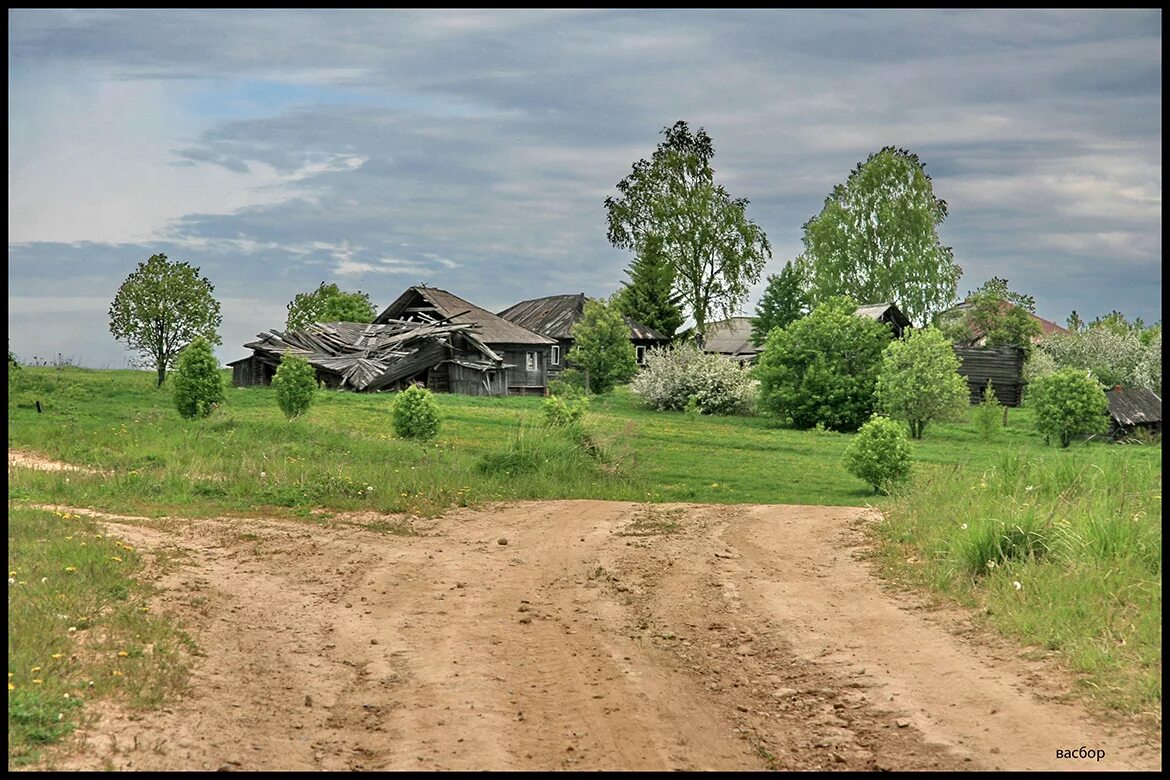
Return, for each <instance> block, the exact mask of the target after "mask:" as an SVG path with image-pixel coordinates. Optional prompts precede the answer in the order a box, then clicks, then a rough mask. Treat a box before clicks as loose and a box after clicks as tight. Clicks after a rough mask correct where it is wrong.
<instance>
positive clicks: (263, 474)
mask: <svg viewBox="0 0 1170 780" xmlns="http://www.w3.org/2000/svg"><path fill="white" fill-rule="evenodd" d="M267 476H268V475H267V474H266V473H264V472H263V471H261V472H260V479H264V478H265V477H267Z"/></svg>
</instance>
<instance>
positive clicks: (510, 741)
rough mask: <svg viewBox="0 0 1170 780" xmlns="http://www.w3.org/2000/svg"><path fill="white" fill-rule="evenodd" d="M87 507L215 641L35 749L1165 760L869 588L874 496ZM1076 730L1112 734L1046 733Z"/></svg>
mask: <svg viewBox="0 0 1170 780" xmlns="http://www.w3.org/2000/svg"><path fill="white" fill-rule="evenodd" d="M72 511H84V510H78V509H76V508H72ZM89 514H96V515H97V516H98V517H99V518H100V519H101V520H102V522H103V523H105V525H106V527H107V529H108V531H109V533H111V534H112V535H115V536H118V537H120V538H122V539H124V540H126V541H127V542H129V543H131V544H134V545H135V546H136V547H137V548H139V549H140V550H141V551H142V552H143V553H144V554H145V555H146V556H147V558H148V560H149V559H150V557H151V553H152V552H161V551H165V552H167V553H168V558H170V559H171V560H172V561H174V560H178V561H179V564H178V565H177V566H175V565H172V566H169V567H167V568H163V569H158V570H154V569H149V570H148V573H149V572H150V571H153V574H152V575H151V576H155V577H157V580H156V582H157V584H158V585H159V586H160V587H161V588H162V590H161V592H160V594H159V596H158V597H157V598H156V601H155V602H154V605H153V606H154V608H155V609H156V610H157V611H160V612H163V613H169V614H171V615H173V616H174V617H175V618H176V619H177V620H179V621H180V622H181V623H182V624H183V625H185V626H186V627H187V628H188V630H189V632H190V633H191V635H192V636H193V637H194V639H195V640H196V642H197V643H198V645H199V647H200V649H201V650H202V652H203V654H204V655H202V656H201V657H197V658H194V659H193V666H192V685H191V689H190V694H189V695H188V696H186V697H185V698H183V699H181V700H179V701H177V702H175V703H173V704H172V705H170V706H169V707H167V708H165V709H164V710H162V711H160V712H154V713H150V714H147V715H146V716H133V715H131V714H129V713H126V712H122V711H120V710H118V709H117V708H115V707H107V708H105V709H104V710H102V717H101V718H100V719H98V721H97V722H96V723H95V724H94V725H92V726H90V727H87V728H85V729H83V730H81V731H80V732H78V733H77V734H76V735H75V738H74V739H73V741H72V742H71V743H69V744H67V745H64V746H62V748H61V749H60V750H56V751H53V752H52V753H50V755H49V758H48V760H47V763H46V764H45V765H44V766H43V767H42V768H46V767H48V768H62V769H99V768H102V767H107V768H116V769H123V770H183V769H190V770H201V769H229V770H244V771H247V770H314V769H319V770H345V769H362V770H379V769H395V770H401V769H407V770H418V769H427V770H456V769H459V770H476V769H488V770H506V769H521V770H557V769H590V770H622V769H630V770H666V769H696V770H724V769H728V770H750V769H770V768H771V769H817V768H824V769H840V770H867V769H869V770H872V769H889V770H899V769H1004V770H1008V769H1012V770H1016V769H1058V770H1081V769H1088V770H1092V769H1157V768H1160V766H1161V753H1160V748H1159V747H1158V746H1157V745H1156V744H1155V743H1153V742H1150V741H1147V740H1145V739H1143V738H1142V737H1140V736H1138V735H1137V734H1136V732H1130V731H1128V730H1125V729H1122V728H1121V727H1113V728H1107V727H1106V726H1104V725H1101V724H1100V723H1099V722H1095V721H1094V720H1093V719H1091V718H1090V717H1088V716H1087V715H1086V713H1085V712H1084V710H1083V709H1082V708H1081V707H1080V706H1079V705H1076V704H1070V703H1068V702H1067V701H1065V700H1063V699H1062V697H1061V696H1060V693H1061V691H1060V690H1059V686H1057V685H1056V684H1055V683H1054V682H1053V680H1055V679H1057V678H1056V677H1054V676H1053V675H1052V674H1051V669H1049V668H1046V667H1044V666H1043V665H1042V664H1041V663H1039V662H1025V661H1024V660H1023V659H1022V658H1021V657H1020V654H1019V651H1018V649H1016V650H1012V649H1010V648H1009V647H1008V645H1007V643H1002V646H999V647H989V646H987V645H986V643H984V642H976V641H973V640H972V637H973V636H974V634H970V633H968V634H964V633H963V631H962V630H961V629H962V620H961V619H958V618H956V619H955V620H953V621H952V622H951V623H948V622H947V618H946V616H942V615H939V614H937V613H930V612H927V611H926V610H923V609H921V608H919V607H920V605H916V604H914V603H913V602H912V600H911V599H910V598H909V597H908V596H906V595H905V594H899V593H894V592H891V591H888V590H885V589H883V587H882V585H881V583H880V582H879V580H877V579H876V577H874V576H873V575H872V574H871V573H870V567H869V564H867V563H866V562H865V561H864V560H862V553H863V549H862V547H861V546H862V545H863V544H864V534H863V533H862V530H861V529H862V526H863V525H864V523H866V522H869V521H870V520H872V517H873V516H872V514H869V513H867V512H866V511H865V510H858V509H850V508H840V507H808V506H699V505H653V506H648V505H639V504H628V503H619V502H603V501H546V502H519V503H511V504H506V505H498V506H494V507H489V508H486V509H479V510H474V511H473V510H458V511H455V512H452V513H450V514H448V515H446V516H445V517H442V518H439V519H437V520H419V519H412V520H411V521H410V527H411V528H412V529H413V531H414V532H415V533H416V534H417V535H414V536H400V535H392V534H387V533H379V532H375V531H371V530H368V529H366V528H364V527H362V525H361V524H363V523H370V522H373V521H375V520H377V519H378V518H377V517H375V516H373V515H366V516H348V517H341V516H339V517H334V518H332V519H322V520H321V521H320V522H319V523H317V524H312V523H308V522H297V521H285V520H273V519H239V518H234V519H212V520H188V519H178V518H171V519H167V520H162V521H160V520H145V519H141V518H121V517H116V516H111V515H102V514H100V513H93V512H89ZM501 540H503V541H506V544H504V543H501ZM1082 745H1084V746H1087V747H1089V748H1094V749H1098V750H1104V751H1105V752H1106V759H1105V760H1104V761H1101V762H1095V761H1088V760H1076V759H1074V760H1069V759H1057V757H1056V751H1057V750H1058V749H1069V748H1073V749H1075V748H1079V747H1080V746H1082Z"/></svg>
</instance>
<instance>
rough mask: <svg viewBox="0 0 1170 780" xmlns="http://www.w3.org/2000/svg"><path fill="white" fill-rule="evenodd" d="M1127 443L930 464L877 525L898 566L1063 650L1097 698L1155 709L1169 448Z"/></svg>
mask: <svg viewBox="0 0 1170 780" xmlns="http://www.w3.org/2000/svg"><path fill="white" fill-rule="evenodd" d="M1119 450H1120V448H1113V449H1111V450H1098V449H1088V448H1081V449H1074V450H1072V451H1064V452H1049V453H1046V454H1044V455H1041V456H1035V455H1025V454H1022V453H1020V452H1012V451H1005V452H1003V453H1002V454H1001V455H1000V457H999V459H998V462H997V463H995V465H993V466H991V467H990V468H986V469H983V470H970V469H963V468H957V467H951V468H935V469H933V470H930V471H929V472H928V473H927V474H925V475H922V476H920V478H919V479H918V481H917V482H916V483H915V485H914V486H913V487H912V488H911V489H910V490H908V491H907V492H906V493H904V494H903V495H901V496H899V497H898V498H897V500H896V501H894V502H893V503H892V504H891V506H890V507H889V511H888V512H887V513H886V517H885V520H884V522H883V523H882V524H881V525H880V526H879V531H878V532H879V534H880V535H881V536H882V537H883V538H884V540H885V541H886V542H887V543H888V546H887V547H886V548H885V552H884V556H883V560H884V561H885V563H886V565H887V567H888V568H889V570H890V571H892V572H894V573H895V574H896V575H897V576H900V577H902V578H905V579H908V580H911V581H914V582H917V583H918V584H922V585H926V586H928V587H931V588H933V589H935V590H936V591H937V592H939V593H941V594H945V595H947V596H950V597H954V598H957V599H959V600H960V601H962V602H964V603H967V604H970V605H974V606H977V607H980V608H981V609H982V614H983V615H985V618H986V620H987V621H988V622H989V623H990V624H991V625H993V626H995V627H996V628H998V629H1000V630H1002V631H1004V632H1006V633H1008V634H1012V635H1015V636H1018V637H1019V638H1020V639H1021V640H1023V641H1024V642H1025V643H1026V644H1032V645H1037V646H1040V647H1042V648H1045V649H1047V650H1049V651H1054V652H1056V653H1057V654H1058V655H1059V656H1060V657H1061V659H1062V660H1063V661H1064V663H1066V664H1067V665H1068V666H1069V667H1070V668H1071V669H1073V670H1074V671H1075V672H1077V673H1078V674H1079V680H1080V684H1081V686H1082V688H1083V689H1084V690H1085V691H1086V692H1087V693H1088V694H1089V695H1090V696H1091V697H1092V698H1093V699H1095V700H1097V701H1099V702H1100V703H1101V704H1103V705H1105V706H1107V707H1111V708H1118V709H1121V710H1124V711H1127V712H1131V713H1141V714H1146V715H1148V716H1150V717H1151V718H1157V717H1159V716H1158V715H1157V713H1159V712H1160V708H1161V678H1162V665H1161V657H1162V639H1161V606H1162V595H1161V593H1162V587H1161V586H1162V526H1161V519H1162V475H1161V449H1160V448H1145V449H1143V450H1142V453H1141V457H1128V458H1120V457H1111V456H1112V455H1113V454H1114V453H1116V452H1119ZM907 560H909V561H914V562H915V563H909V564H908V563H906V561H907ZM918 561H920V562H918Z"/></svg>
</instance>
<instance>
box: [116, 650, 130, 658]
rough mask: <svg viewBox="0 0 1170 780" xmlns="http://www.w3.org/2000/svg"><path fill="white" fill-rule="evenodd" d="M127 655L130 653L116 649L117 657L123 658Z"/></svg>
mask: <svg viewBox="0 0 1170 780" xmlns="http://www.w3.org/2000/svg"><path fill="white" fill-rule="evenodd" d="M128 655H130V654H129V653H127V652H126V651H125V650H119V651H118V657H119V658H125V657H127V656H128Z"/></svg>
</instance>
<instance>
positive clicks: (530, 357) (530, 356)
mask: <svg viewBox="0 0 1170 780" xmlns="http://www.w3.org/2000/svg"><path fill="white" fill-rule="evenodd" d="M536 355H537V353H535V352H525V353H524V369H525V370H526V371H536V370H538V369H537V366H538V363H537V357H536Z"/></svg>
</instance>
